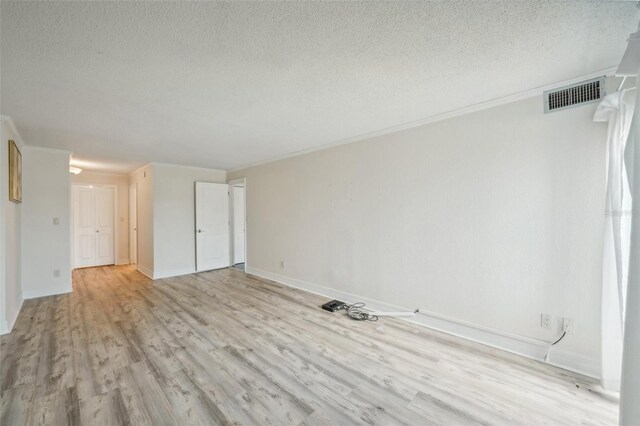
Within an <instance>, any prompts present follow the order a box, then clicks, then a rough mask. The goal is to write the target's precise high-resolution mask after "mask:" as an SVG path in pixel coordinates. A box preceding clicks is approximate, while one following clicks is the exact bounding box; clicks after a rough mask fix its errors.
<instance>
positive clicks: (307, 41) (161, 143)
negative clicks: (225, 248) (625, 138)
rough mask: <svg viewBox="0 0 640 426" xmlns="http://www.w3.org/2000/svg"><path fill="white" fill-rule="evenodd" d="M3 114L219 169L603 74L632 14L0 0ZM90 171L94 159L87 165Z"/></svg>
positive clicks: (542, 7)
mask: <svg viewBox="0 0 640 426" xmlns="http://www.w3.org/2000/svg"><path fill="white" fill-rule="evenodd" d="M0 15H1V45H0V48H1V51H0V66H1V70H0V71H1V80H0V84H1V96H0V109H1V112H2V113H3V114H6V115H9V116H11V117H13V119H14V121H15V122H16V124H17V126H18V129H19V131H20V132H21V134H22V136H23V138H24V139H25V141H27V143H29V144H32V145H39V146H46V147H53V148H62V149H68V150H71V151H73V152H74V155H75V157H76V158H79V159H83V160H87V161H88V162H87V163H85V164H89V166H87V167H89V168H91V166H90V164H92V163H91V161H100V162H103V163H104V162H105V161H106V162H107V163H104V164H110V166H109V168H111V169H112V170H119V171H128V170H131V169H132V168H133V167H135V166H137V165H140V164H141V163H144V162H148V161H158V162H167V163H177V164H187V165H194V166H203V167H214V168H221V169H231V168H237V167H239V166H242V165H246V164H251V163H254V162H258V161H263V160H268V159H271V158H275V157H279V156H283V155H286V154H289V153H292V152H296V151H301V150H306V149H311V148H313V147H317V146H321V145H325V144H329V143H334V142H336V141H340V140H343V139H347V138H352V137H355V136H358V135H362V134H365V133H369V132H373V131H377V130H380V129H385V128H388V127H391V126H395V125H399V124H402V123H407V122H411V121H415V120H420V119H423V118H425V117H429V116H432V115H435V114H438V113H442V112H446V111H451V110H454V109H457V108H461V107H465V106H469V105H473V104H477V103H480V102H483V101H486V100H489V99H494V98H498V97H501V96H506V95H510V94H513V93H517V92H521V91H524V90H528V89H531V88H534V87H539V86H544V85H547V84H550V83H555V82H559V81H563V80H566V79H569V78H573V77H576V76H580V75H583V74H586V73H592V72H594V71H598V70H602V69H606V68H609V67H612V66H615V65H616V64H617V63H618V60H619V59H620V57H621V56H622V53H623V52H624V49H625V47H626V42H625V40H626V38H627V36H628V34H629V33H630V32H633V31H634V30H635V29H636V26H637V23H638V19H639V14H638V10H637V9H636V8H635V2H603V1H598V2H586V1H580V2H548V1H527V2H512V1H505V2H473V1H465V2H452V1H448V2H416V3H413V2H366V3H356V2H344V3H340V2H331V3H310V2H291V3H280V2H259V3H247V2H224V3H217V2H216V3H214V2H188V3H186V2H136V3H134V2H72V3H58V2H7V1H2V3H1V6H0ZM93 164H94V165H96V166H98V164H97V163H93Z"/></svg>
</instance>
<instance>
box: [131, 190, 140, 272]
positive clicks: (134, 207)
mask: <svg viewBox="0 0 640 426" xmlns="http://www.w3.org/2000/svg"><path fill="white" fill-rule="evenodd" d="M129 263H134V264H135V263H138V187H137V186H136V185H131V187H130V188H129Z"/></svg>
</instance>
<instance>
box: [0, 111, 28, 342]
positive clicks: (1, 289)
mask: <svg viewBox="0 0 640 426" xmlns="http://www.w3.org/2000/svg"><path fill="white" fill-rule="evenodd" d="M0 134H1V136H0V141H1V142H0V164H1V167H0V170H1V172H0V298H1V302H0V334H5V333H8V332H10V331H11V328H12V327H13V324H14V323H15V320H16V318H17V316H18V313H19V312H20V307H21V306H22V300H23V296H22V277H21V233H20V221H21V212H22V205H21V204H17V203H14V202H11V201H9V140H13V141H14V142H15V143H16V145H17V146H18V149H19V150H20V151H21V152H23V151H24V144H23V143H22V140H21V139H20V137H19V135H18V134H17V133H16V131H15V129H14V127H13V124H12V122H11V120H10V119H9V118H8V117H5V116H2V118H1V124H0ZM23 155H24V154H23Z"/></svg>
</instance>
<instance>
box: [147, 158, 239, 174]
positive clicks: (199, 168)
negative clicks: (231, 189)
mask: <svg viewBox="0 0 640 426" xmlns="http://www.w3.org/2000/svg"><path fill="white" fill-rule="evenodd" d="M150 164H152V165H157V166H166V167H182V168H185V169H194V170H202V171H207V172H220V173H226V172H227V171H226V170H223V169H212V168H210V167H200V166H185V165H182V164H171V163H160V162H157V161H153V162H151V163H150Z"/></svg>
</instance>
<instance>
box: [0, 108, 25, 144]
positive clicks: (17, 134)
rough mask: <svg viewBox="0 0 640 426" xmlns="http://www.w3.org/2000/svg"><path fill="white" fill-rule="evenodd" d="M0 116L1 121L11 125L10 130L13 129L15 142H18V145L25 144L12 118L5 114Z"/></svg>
mask: <svg viewBox="0 0 640 426" xmlns="http://www.w3.org/2000/svg"><path fill="white" fill-rule="evenodd" d="M0 117H1V118H2V121H4V122H5V123H7V124H8V125H9V127H11V130H13V133H14V134H15V135H16V137H15V139H17V142H18V144H20V147H23V146H26V145H27V144H26V143H25V141H24V139H23V138H22V136H21V135H20V132H19V131H18V126H16V123H15V122H14V121H13V118H11V117H10V116H8V115H5V114H1V115H0Z"/></svg>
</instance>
